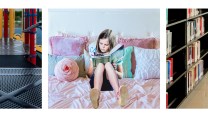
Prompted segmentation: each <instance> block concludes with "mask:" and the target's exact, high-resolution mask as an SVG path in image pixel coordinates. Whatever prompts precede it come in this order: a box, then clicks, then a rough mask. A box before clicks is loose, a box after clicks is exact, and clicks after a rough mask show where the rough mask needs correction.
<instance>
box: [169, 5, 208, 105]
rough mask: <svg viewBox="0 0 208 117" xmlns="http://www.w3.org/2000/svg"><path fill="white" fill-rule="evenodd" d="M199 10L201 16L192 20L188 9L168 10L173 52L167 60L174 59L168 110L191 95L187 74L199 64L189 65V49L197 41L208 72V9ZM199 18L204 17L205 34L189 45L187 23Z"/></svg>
mask: <svg viewBox="0 0 208 117" xmlns="http://www.w3.org/2000/svg"><path fill="white" fill-rule="evenodd" d="M198 10H199V14H198V15H196V16H194V17H190V18H187V9H168V10H166V11H168V13H167V14H168V17H167V18H168V19H167V22H168V23H167V24H166V30H170V31H171V32H172V47H171V49H172V52H171V53H170V54H168V55H166V59H168V58H173V81H172V82H171V83H166V92H168V105H167V108H177V107H178V106H179V105H180V103H181V102H182V101H183V100H184V99H185V98H186V97H187V96H188V95H189V94H190V92H189V93H188V94H187V73H188V71H189V69H190V68H191V67H193V66H194V65H195V64H196V63H197V62H195V63H193V64H192V65H190V66H188V65H187V64H188V63H187V48H188V46H189V45H191V44H193V43H194V42H196V41H200V59H201V60H203V61H204V74H206V72H207V71H208V9H198ZM198 17H204V28H205V30H204V34H203V35H200V36H199V37H197V38H195V39H194V40H192V41H191V42H188V43H187V22H188V21H192V20H194V19H196V18H198ZM198 61H199V60H198ZM202 78H203V77H202ZM199 82H200V81H199ZM199 82H198V83H199ZM195 87H196V86H195ZM193 90H194V89H193ZM193 90H192V91H193Z"/></svg>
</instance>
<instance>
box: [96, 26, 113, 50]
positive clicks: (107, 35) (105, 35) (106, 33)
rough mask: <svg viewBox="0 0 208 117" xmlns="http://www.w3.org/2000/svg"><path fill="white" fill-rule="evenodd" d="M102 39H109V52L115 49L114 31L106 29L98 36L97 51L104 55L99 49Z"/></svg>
mask: <svg viewBox="0 0 208 117" xmlns="http://www.w3.org/2000/svg"><path fill="white" fill-rule="evenodd" d="M100 39H108V40H109V45H110V48H109V51H110V50H111V49H112V48H113V47H114V44H115V36H113V34H112V30H110V29H105V30H104V31H102V32H101V33H100V35H99V36H98V40H97V43H96V44H97V45H96V50H97V52H98V53H102V51H101V50H100V48H99V42H100Z"/></svg>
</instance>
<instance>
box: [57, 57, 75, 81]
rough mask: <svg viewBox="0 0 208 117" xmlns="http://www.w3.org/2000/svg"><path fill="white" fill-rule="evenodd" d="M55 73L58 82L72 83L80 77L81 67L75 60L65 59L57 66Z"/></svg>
mask: <svg viewBox="0 0 208 117" xmlns="http://www.w3.org/2000/svg"><path fill="white" fill-rule="evenodd" d="M54 73H55V76H56V78H57V79H58V80H60V81H69V82H70V81H73V80H75V79H76V78H77V77H78V74H79V67H78V65H77V63H76V62H75V61H74V60H72V59H69V58H64V59H62V60H61V61H59V62H58V63H57V64H56V67H55V69H54Z"/></svg>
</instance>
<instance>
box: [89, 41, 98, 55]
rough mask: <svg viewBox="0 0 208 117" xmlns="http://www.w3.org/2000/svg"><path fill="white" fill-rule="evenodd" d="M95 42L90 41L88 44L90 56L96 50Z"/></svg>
mask: <svg viewBox="0 0 208 117" xmlns="http://www.w3.org/2000/svg"><path fill="white" fill-rule="evenodd" d="M96 42H97V41H94V42H92V43H90V45H89V48H88V50H89V55H90V56H93V55H94V52H96Z"/></svg>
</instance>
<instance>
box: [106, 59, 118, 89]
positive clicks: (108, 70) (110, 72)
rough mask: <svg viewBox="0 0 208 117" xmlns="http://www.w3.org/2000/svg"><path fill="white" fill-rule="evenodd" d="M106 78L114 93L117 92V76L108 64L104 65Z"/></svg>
mask: <svg viewBox="0 0 208 117" xmlns="http://www.w3.org/2000/svg"><path fill="white" fill-rule="evenodd" d="M105 69H106V73H107V74H106V76H107V79H108V80H109V81H110V84H111V86H112V87H113V89H114V91H115V92H119V83H118V76H117V74H116V72H115V70H114V68H113V66H112V64H111V63H110V62H108V63H106V64H105Z"/></svg>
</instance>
